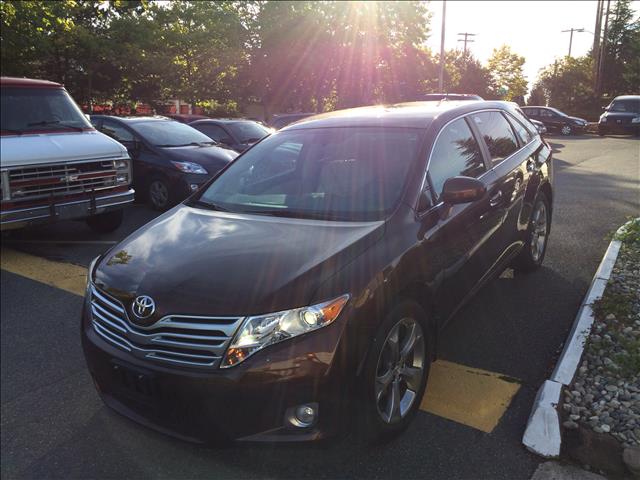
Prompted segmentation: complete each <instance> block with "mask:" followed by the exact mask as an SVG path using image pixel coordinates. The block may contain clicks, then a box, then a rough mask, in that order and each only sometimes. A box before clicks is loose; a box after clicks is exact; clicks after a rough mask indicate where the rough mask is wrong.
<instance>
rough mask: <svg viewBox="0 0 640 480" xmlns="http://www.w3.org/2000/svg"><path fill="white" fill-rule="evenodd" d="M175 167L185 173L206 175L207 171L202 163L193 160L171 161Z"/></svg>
mask: <svg viewBox="0 0 640 480" xmlns="http://www.w3.org/2000/svg"><path fill="white" fill-rule="evenodd" d="M171 163H172V164H173V166H174V167H176V168H177V169H178V170H180V171H181V172H184V173H197V174H200V175H206V174H207V173H209V172H207V171H206V170H205V169H204V167H203V166H202V165H198V164H197V163H193V162H171Z"/></svg>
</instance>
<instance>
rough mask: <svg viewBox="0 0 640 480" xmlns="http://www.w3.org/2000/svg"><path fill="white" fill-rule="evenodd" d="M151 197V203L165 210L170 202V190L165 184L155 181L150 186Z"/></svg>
mask: <svg viewBox="0 0 640 480" xmlns="http://www.w3.org/2000/svg"><path fill="white" fill-rule="evenodd" d="M149 196H150V197H151V202H152V203H153V204H154V205H155V206H156V207H157V208H165V207H166V206H167V203H168V202H169V189H168V188H167V186H166V185H165V184H164V182H162V181H160V180H154V181H153V182H151V185H149Z"/></svg>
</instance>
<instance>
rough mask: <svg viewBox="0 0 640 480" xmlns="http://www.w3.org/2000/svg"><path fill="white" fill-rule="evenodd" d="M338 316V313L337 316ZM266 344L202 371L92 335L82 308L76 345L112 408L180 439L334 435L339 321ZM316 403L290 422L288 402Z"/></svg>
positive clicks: (343, 393)
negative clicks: (298, 423)
mask: <svg viewBox="0 0 640 480" xmlns="http://www.w3.org/2000/svg"><path fill="white" fill-rule="evenodd" d="M339 320H340V319H339ZM339 320H338V321H336V322H335V323H334V324H332V325H330V326H328V327H327V328H325V329H322V330H319V331H316V332H312V333H311V334H307V335H304V336H301V337H299V338H296V339H291V340H288V341H285V342H282V343H280V344H276V345H272V346H271V347H268V348H267V349H265V350H263V351H262V352H259V353H257V354H255V355H254V356H252V357H251V358H249V359H247V360H246V361H245V362H243V363H242V364H240V365H237V366H235V367H232V368H229V369H215V370H212V371H210V372H202V371H195V370H190V369H187V368H173V367H168V366H166V364H165V365H162V364H159V363H155V362H152V361H142V360H140V359H137V358H135V357H133V356H132V355H130V354H128V353H127V352H125V351H123V350H121V349H119V348H117V347H115V346H113V345H111V344H110V343H108V342H107V341H105V340H104V339H103V338H102V337H100V336H98V335H97V334H96V332H95V330H94V329H93V327H92V326H91V324H90V319H89V318H88V315H87V312H86V309H85V311H84V312H83V321H82V345H83V349H84V354H85V358H86V360H87V364H88V367H89V371H90V373H91V376H92V377H93V380H94V383H95V385H96V388H97V390H98V392H99V393H100V396H101V397H102V399H103V400H104V401H105V403H106V404H107V405H108V406H109V407H111V408H113V409H114V410H116V411H117V412H118V413H120V414H122V415H124V416H126V417H128V418H130V419H132V420H134V421H136V422H138V423H141V424H143V425H146V426H148V427H151V428H153V429H155V430H158V431H160V432H162V433H165V434H169V435H172V436H175V437H178V438H181V439H184V440H189V441H196V442H205V443H219V442H225V441H229V440H231V439H238V440H246V441H290V442H291V441H310V440H319V439H322V438H326V437H330V436H334V435H336V434H337V433H339V431H340V427H339V426H340V425H343V424H344V423H345V422H341V421H340V419H341V418H343V417H344V415H345V412H347V411H348V410H347V408H348V407H347V403H346V400H345V399H346V398H349V395H348V390H349V389H350V388H351V386H352V385H353V382H351V381H347V380H345V377H346V372H348V371H352V370H353V371H355V368H354V369H349V368H347V367H346V365H345V364H344V362H343V359H344V358H345V357H346V355H344V354H338V353H337V349H338V346H339V345H340V344H343V343H344V342H340V341H339V340H340V337H341V335H342V332H343V325H344V323H343V322H344V320H343V322H340V321H339ZM312 402H315V403H318V405H319V416H318V420H317V422H316V423H315V424H314V425H312V426H310V427H307V428H299V427H294V426H293V425H290V424H289V423H288V422H287V421H286V420H285V417H286V416H287V412H290V411H291V408H292V407H295V406H297V405H302V404H307V403H312Z"/></svg>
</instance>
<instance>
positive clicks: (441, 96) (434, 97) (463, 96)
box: [423, 93, 484, 102]
mask: <svg viewBox="0 0 640 480" xmlns="http://www.w3.org/2000/svg"><path fill="white" fill-rule="evenodd" d="M423 100H425V101H428V102H433V101H439V100H458V101H459V100H484V98H482V97H481V96H480V95H474V94H471V93H427V94H426V95H424V98H423Z"/></svg>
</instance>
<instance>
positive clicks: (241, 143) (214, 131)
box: [189, 118, 273, 153]
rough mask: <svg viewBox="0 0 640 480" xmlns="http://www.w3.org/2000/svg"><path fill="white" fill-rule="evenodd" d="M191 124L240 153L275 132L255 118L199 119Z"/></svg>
mask: <svg viewBox="0 0 640 480" xmlns="http://www.w3.org/2000/svg"><path fill="white" fill-rule="evenodd" d="M189 125H191V126H192V127H193V128H195V129H196V130H198V131H200V132H202V133H204V134H205V135H206V136H207V137H209V138H210V139H212V140H214V141H216V142H217V143H220V144H222V145H225V146H227V147H229V148H232V149H233V150H235V151H236V152H239V153H240V152H244V151H245V150H246V149H247V148H249V147H250V146H251V145H253V144H254V143H256V142H258V141H260V140H262V139H263V138H264V137H266V136H267V135H269V134H271V133H272V132H273V130H272V129H270V128H268V127H265V126H264V125H262V124H260V123H258V122H254V121H253V120H244V119H238V118H229V119H226V118H216V119H211V120H209V119H207V120H197V121H195V122H191V123H190V124H189Z"/></svg>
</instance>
